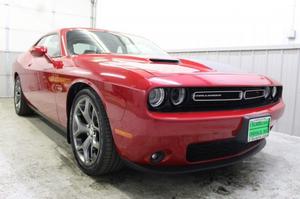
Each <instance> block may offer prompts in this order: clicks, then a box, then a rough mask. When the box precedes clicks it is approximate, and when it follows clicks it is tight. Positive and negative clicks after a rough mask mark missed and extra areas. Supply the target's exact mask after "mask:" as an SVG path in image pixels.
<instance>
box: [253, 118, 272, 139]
mask: <svg viewBox="0 0 300 199" xmlns="http://www.w3.org/2000/svg"><path fill="white" fill-rule="evenodd" d="M270 125H271V117H270V116H267V117H260V118H253V119H250V120H249V127H248V142H252V141H255V140H259V139H262V138H265V137H267V136H268V135H269V132H270Z"/></svg>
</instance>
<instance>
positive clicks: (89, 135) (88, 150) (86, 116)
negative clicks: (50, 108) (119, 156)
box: [72, 96, 101, 166]
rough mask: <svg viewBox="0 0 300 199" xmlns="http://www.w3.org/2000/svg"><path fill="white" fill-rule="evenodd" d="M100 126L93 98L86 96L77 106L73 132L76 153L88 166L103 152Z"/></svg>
mask: <svg viewBox="0 0 300 199" xmlns="http://www.w3.org/2000/svg"><path fill="white" fill-rule="evenodd" d="M99 127H100V124H99V116H98V114H97V110H96V108H95V106H94V105H93V103H92V102H91V99H90V98H89V97H88V96H84V97H83V98H81V99H80V100H79V101H78V103H77V104H76V106H75V111H74V114H73V123H72V130H73V131H72V132H73V141H74V146H75V150H76V153H77V155H78V157H79V159H80V161H81V162H82V163H83V164H84V165H86V166H91V165H92V164H94V163H95V162H96V160H97V157H98V156H99V154H100V152H101V147H100V146H101V143H100V140H101V139H100V135H101V133H100V128H99Z"/></svg>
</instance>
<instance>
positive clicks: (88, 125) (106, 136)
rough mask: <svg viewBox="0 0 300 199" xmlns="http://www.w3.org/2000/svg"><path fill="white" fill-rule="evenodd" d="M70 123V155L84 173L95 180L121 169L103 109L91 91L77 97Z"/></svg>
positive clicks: (87, 90)
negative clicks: (94, 177) (71, 154)
mask: <svg viewBox="0 0 300 199" xmlns="http://www.w3.org/2000/svg"><path fill="white" fill-rule="evenodd" d="M69 121H70V122H69V129H70V140H71V145H72V149H73V153H74V155H75V159H76V161H77V163H78V165H79V167H80V169H81V170H82V171H83V172H84V173H86V174H88V175H93V176H97V175H101V174H105V173H109V172H113V171H116V170H118V169H120V168H121V167H122V161H121V159H120V157H119V155H118V154H117V152H116V148H115V145H114V141H113V137H112V133H111V129H110V124H109V121H108V118H107V115H106V112H105V109H104V107H103V104H102V102H101V100H100V98H99V97H98V95H97V94H96V93H95V92H94V91H93V90H92V89H83V90H81V91H80V92H79V93H78V94H77V95H76V97H75V99H74V102H73V104H72V108H71V114H70V119H69Z"/></svg>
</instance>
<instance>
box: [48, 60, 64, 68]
mask: <svg viewBox="0 0 300 199" xmlns="http://www.w3.org/2000/svg"><path fill="white" fill-rule="evenodd" d="M51 63H52V64H53V66H54V68H56V69H61V68H63V66H64V63H63V62H62V61H61V60H54V59H52V60H51Z"/></svg>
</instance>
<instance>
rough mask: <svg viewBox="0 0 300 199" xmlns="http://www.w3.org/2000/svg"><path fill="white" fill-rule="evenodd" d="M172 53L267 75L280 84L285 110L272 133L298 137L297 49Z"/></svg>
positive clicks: (299, 68)
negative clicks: (202, 58)
mask: <svg viewBox="0 0 300 199" xmlns="http://www.w3.org/2000/svg"><path fill="white" fill-rule="evenodd" d="M171 54H174V55H176V56H177V57H180V56H185V55H189V56H191V55H192V56H191V57H193V58H199V57H206V58H207V59H208V60H210V61H214V62H220V63H225V64H231V65H232V66H234V67H239V68H241V69H242V70H244V71H246V72H254V73H257V74H263V75H267V76H269V77H271V78H273V79H275V80H277V81H279V82H281V83H282V84H283V87H284V89H283V98H284V101H285V104H286V109H285V112H284V115H283V117H282V118H281V119H280V120H279V121H278V123H277V124H276V125H275V130H277V131H281V132H284V133H287V134H291V135H296V136H300V130H299V129H300V80H299V78H300V47H298V46H282V47H280V46H275V47H271V46H270V47H256V48H253V49H251V48H250V47H247V48H240V49H239V48H232V49H231V48H226V49H212V50H210V49H202V50H199V51H193V52H189V51H188V50H185V51H183V53H181V52H171Z"/></svg>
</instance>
